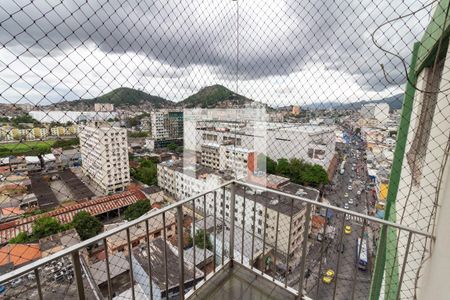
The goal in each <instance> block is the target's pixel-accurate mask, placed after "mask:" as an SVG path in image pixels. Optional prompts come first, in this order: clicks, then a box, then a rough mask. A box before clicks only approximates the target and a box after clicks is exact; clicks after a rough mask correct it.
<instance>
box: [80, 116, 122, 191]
mask: <svg viewBox="0 0 450 300" xmlns="http://www.w3.org/2000/svg"><path fill="white" fill-rule="evenodd" d="M79 130H80V134H79V136H80V151H81V158H82V161H83V164H82V169H83V172H84V173H85V174H86V175H87V176H88V177H89V178H91V179H92V180H93V181H94V182H95V183H97V184H98V185H99V186H100V187H101V188H102V189H103V190H104V191H105V193H114V192H117V191H123V190H124V189H125V187H126V186H127V185H128V184H129V183H130V167H129V162H128V146H127V131H126V129H124V128H118V127H110V126H108V125H107V124H105V123H97V122H95V123H92V124H90V125H87V126H80V128H79Z"/></svg>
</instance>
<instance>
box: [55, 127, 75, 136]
mask: <svg viewBox="0 0 450 300" xmlns="http://www.w3.org/2000/svg"><path fill="white" fill-rule="evenodd" d="M50 132H51V135H53V136H65V135H75V134H77V133H78V126H76V125H72V126H67V127H66V126H55V127H52V128H50Z"/></svg>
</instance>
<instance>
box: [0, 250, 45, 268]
mask: <svg viewBox="0 0 450 300" xmlns="http://www.w3.org/2000/svg"><path fill="white" fill-rule="evenodd" d="M39 258H41V250H40V249H39V244H9V245H6V246H4V247H2V248H0V266H7V267H8V268H11V269H13V268H16V267H19V266H21V265H24V264H26V263H29V262H32V261H34V260H36V259H39ZM1 271H3V270H0V272H1ZM6 272H8V271H6Z"/></svg>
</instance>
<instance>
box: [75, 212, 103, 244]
mask: <svg viewBox="0 0 450 300" xmlns="http://www.w3.org/2000/svg"><path fill="white" fill-rule="evenodd" d="M72 225H73V227H74V228H75V229H76V231H77V232H78V235H79V236H80V238H81V240H83V241H84V240H87V239H90V238H91V237H94V236H96V235H97V234H99V233H100V232H101V231H102V229H103V224H102V223H101V222H100V221H99V220H98V219H97V218H96V217H94V216H91V215H90V214H89V213H88V212H86V211H80V212H78V213H77V214H76V215H75V216H74V217H73V220H72Z"/></svg>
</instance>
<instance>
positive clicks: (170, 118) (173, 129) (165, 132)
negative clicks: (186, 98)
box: [150, 110, 183, 140]
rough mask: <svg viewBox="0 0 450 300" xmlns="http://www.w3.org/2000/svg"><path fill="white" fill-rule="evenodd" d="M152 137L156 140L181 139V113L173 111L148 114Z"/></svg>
mask: <svg viewBox="0 0 450 300" xmlns="http://www.w3.org/2000/svg"><path fill="white" fill-rule="evenodd" d="M150 118H151V128H152V137H153V138H154V139H156V140H167V139H178V138H182V137H183V112H182V111H173V110H158V111H152V112H151V114H150Z"/></svg>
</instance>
